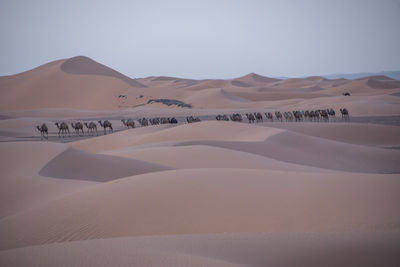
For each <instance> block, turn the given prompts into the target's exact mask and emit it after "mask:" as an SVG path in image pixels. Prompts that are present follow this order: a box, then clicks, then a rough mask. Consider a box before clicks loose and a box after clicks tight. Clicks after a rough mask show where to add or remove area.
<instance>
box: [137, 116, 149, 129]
mask: <svg viewBox="0 0 400 267" xmlns="http://www.w3.org/2000/svg"><path fill="white" fill-rule="evenodd" d="M139 123H140V126H142V127H144V126H148V125H149V121H148V120H147V119H146V118H143V119H139Z"/></svg>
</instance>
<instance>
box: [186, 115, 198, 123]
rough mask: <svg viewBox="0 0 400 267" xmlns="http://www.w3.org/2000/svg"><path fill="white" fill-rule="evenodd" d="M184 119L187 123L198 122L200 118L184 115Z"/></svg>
mask: <svg viewBox="0 0 400 267" xmlns="http://www.w3.org/2000/svg"><path fill="white" fill-rule="evenodd" d="M186 121H187V122H188V123H192V122H199V121H201V120H200V118H199V117H193V116H190V117H186Z"/></svg>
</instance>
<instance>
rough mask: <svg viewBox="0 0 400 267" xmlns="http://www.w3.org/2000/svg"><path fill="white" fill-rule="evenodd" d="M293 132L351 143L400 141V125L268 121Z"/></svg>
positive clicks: (384, 143)
mask: <svg viewBox="0 0 400 267" xmlns="http://www.w3.org/2000/svg"><path fill="white" fill-rule="evenodd" d="M266 125H267V126H269V127H277V128H280V129H286V130H290V131H293V132H297V133H301V134H305V135H310V136H315V137H321V138H325V139H330V140H335V141H339V142H345V143H350V144H359V145H369V146H378V145H381V146H390V145H394V144H399V143H400V127H398V126H387V125H375V124H360V123H335V124H332V123H312V122H311V123H308V122H305V123H272V124H271V123H266Z"/></svg>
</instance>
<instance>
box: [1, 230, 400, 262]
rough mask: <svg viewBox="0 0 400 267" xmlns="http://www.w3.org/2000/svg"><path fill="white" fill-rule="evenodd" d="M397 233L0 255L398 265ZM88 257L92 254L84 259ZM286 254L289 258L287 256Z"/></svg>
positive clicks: (57, 247) (160, 242)
mask: <svg viewBox="0 0 400 267" xmlns="http://www.w3.org/2000/svg"><path fill="white" fill-rule="evenodd" d="M398 246H400V236H399V232H396V231H395V232H380V233H255V234H251V233H236V234H206V235H179V236H152V237H129V238H114V239H99V240H89V241H77V242H68V243H61V244H52V245H44V246H33V247H27V248H23V249H14V250H9V251H2V252H0V263H1V264H2V265H5V266H110V265H112V266H254V267H257V266H259V267H265V266H378V265H379V266H398V264H399V262H400V257H399V255H398V253H397V251H396V250H395V249H393V248H395V247H398ZM88 255H90V256H88ZM289 255H290V256H289Z"/></svg>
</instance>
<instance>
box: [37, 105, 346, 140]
mask: <svg viewBox="0 0 400 267" xmlns="http://www.w3.org/2000/svg"><path fill="white" fill-rule="evenodd" d="M340 113H341V115H342V120H344V121H349V120H350V115H349V111H348V110H347V109H346V108H343V109H340ZM264 115H265V117H266V119H267V121H271V122H273V121H274V116H273V114H272V113H271V112H265V113H264ZM245 116H246V118H247V120H248V122H249V123H256V122H263V121H264V120H263V115H262V113H260V112H254V113H246V114H245ZM335 116H336V113H335V110H334V109H332V108H331V109H318V110H311V111H309V110H306V111H299V110H295V111H287V112H283V113H281V112H280V111H276V112H275V118H276V120H277V121H280V122H283V118H285V121H287V122H291V121H296V122H300V121H325V122H328V121H329V118H335ZM243 118H244V116H243V115H241V114H240V113H234V114H232V115H229V116H228V115H226V114H224V115H217V116H216V117H215V119H216V120H218V121H229V120H231V121H236V122H242V121H243ZM186 121H187V123H193V122H199V121H201V120H200V118H199V117H193V116H189V117H186ZM121 122H122V123H123V125H125V126H126V127H128V129H129V128H135V126H136V124H135V121H134V120H133V119H127V120H124V119H122V120H121ZM138 122H139V124H140V126H141V127H145V126H148V125H159V124H177V123H178V120H177V119H176V118H149V119H146V118H142V119H138ZM98 123H99V125H100V127H102V128H103V129H104V134H106V133H107V129H108V130H109V132H111V133H112V132H114V129H113V127H112V124H111V122H110V121H109V120H105V121H104V122H103V121H101V120H99V121H98ZM55 125H56V126H57V129H58V137H59V138H61V137H63V138H64V137H66V136H67V135H68V136H69V137H70V136H71V134H70V131H69V126H68V124H67V123H66V122H60V123H59V122H56V123H55ZM84 126H85V127H86V128H87V134H88V135H89V136H90V135H94V134H96V135H98V132H97V124H96V123H95V122H92V121H91V122H89V123H87V122H85V123H81V122H76V123H75V124H74V123H71V127H72V129H74V130H75V133H76V135H78V136H81V133H82V136H83V135H84V134H85V132H84ZM36 128H37V130H38V131H39V132H40V136H41V139H48V136H49V129H48V127H47V125H46V124H45V123H43V124H42V125H41V126H39V125H38V126H36Z"/></svg>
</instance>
